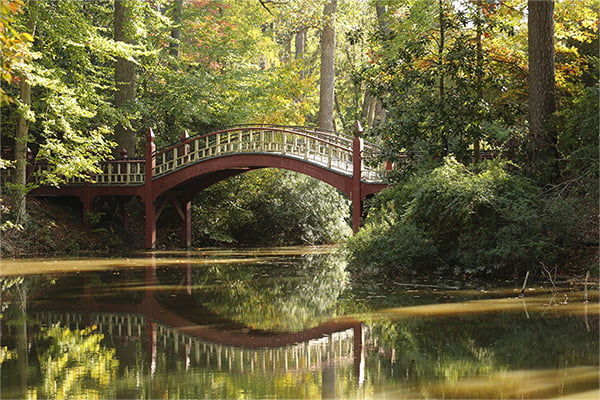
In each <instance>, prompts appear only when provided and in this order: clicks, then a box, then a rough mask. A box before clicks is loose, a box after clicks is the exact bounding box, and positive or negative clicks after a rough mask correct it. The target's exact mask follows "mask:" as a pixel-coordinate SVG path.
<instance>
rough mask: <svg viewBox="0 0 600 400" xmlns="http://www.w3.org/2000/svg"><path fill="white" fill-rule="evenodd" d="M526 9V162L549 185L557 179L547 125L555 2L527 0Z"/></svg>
mask: <svg viewBox="0 0 600 400" xmlns="http://www.w3.org/2000/svg"><path fill="white" fill-rule="evenodd" d="M527 6H528V13H529V14H528V19H527V26H528V42H529V54H528V55H529V144H528V153H529V161H530V168H531V170H532V172H534V173H536V174H539V175H541V176H542V178H543V179H544V180H548V181H552V180H554V179H555V178H557V177H558V151H557V147H556V143H557V134H556V130H555V129H553V127H552V126H551V124H550V121H551V117H552V114H553V113H554V112H555V111H556V84H555V78H554V63H555V62H554V0H530V1H528V3H527Z"/></svg>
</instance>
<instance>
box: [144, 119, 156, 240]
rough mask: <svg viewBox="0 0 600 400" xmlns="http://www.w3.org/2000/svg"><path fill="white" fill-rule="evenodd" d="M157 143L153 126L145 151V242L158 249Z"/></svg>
mask: <svg viewBox="0 0 600 400" xmlns="http://www.w3.org/2000/svg"><path fill="white" fill-rule="evenodd" d="M155 150H156V145H155V144H154V132H153V131H152V128H150V129H148V132H146V151H145V159H146V164H145V171H144V172H145V181H144V191H143V197H144V199H143V200H144V205H145V217H146V221H145V225H146V232H145V238H144V243H145V247H146V249H150V250H154V249H156V205H155V204H154V193H153V190H152V178H153V176H154V168H155V167H156V160H155V158H154V152H155Z"/></svg>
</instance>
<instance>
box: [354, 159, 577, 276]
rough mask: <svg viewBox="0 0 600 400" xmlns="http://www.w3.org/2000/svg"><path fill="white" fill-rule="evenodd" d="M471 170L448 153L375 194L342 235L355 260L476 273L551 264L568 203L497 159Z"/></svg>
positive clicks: (560, 249) (563, 237) (564, 238)
mask: <svg viewBox="0 0 600 400" xmlns="http://www.w3.org/2000/svg"><path fill="white" fill-rule="evenodd" d="M478 167H479V168H480V170H479V171H478V172H474V171H471V170H469V169H468V168H467V167H465V166H464V165H462V164H460V163H458V162H456V161H455V160H454V159H452V158H448V159H446V160H445V163H444V165H442V166H440V167H438V168H435V169H433V170H431V171H429V172H424V173H421V174H418V175H415V176H413V177H412V178H410V179H408V180H407V181H405V182H404V183H400V184H398V185H396V186H394V187H391V188H389V189H387V190H385V191H384V192H382V193H381V195H380V196H378V197H376V198H375V200H374V203H373V204H372V205H371V209H370V215H369V217H368V219H367V222H366V226H365V228H364V229H363V230H362V231H360V232H359V233H358V234H357V235H356V236H355V237H353V238H351V239H350V240H349V241H348V244H347V249H348V250H349V253H350V261H351V263H352V264H353V265H354V266H366V265H375V266H377V267H380V268H383V269H386V270H395V271H428V272H434V271H438V272H439V271H452V272H455V273H460V272H467V273H482V272H499V271H517V270H519V269H527V268H529V267H530V266H532V265H536V264H538V263H540V262H544V263H553V262H556V261H557V260H558V259H559V257H561V256H562V255H564V251H565V249H566V248H567V247H568V246H569V245H571V244H572V242H573V240H574V233H575V232H574V229H575V228H574V225H575V224H573V221H575V220H576V216H575V213H576V211H575V210H576V209H577V207H575V206H574V204H573V202H572V201H570V200H564V199H561V198H558V197H548V196H544V193H542V191H541V190H540V189H539V188H538V187H537V186H535V185H534V184H533V182H532V181H530V180H528V179H526V178H524V177H520V176H518V175H517V174H515V173H511V172H509V169H510V168H511V164H508V163H503V162H499V161H494V162H490V163H487V164H483V165H479V166H478Z"/></svg>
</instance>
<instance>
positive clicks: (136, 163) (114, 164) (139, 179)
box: [28, 158, 146, 185]
mask: <svg viewBox="0 0 600 400" xmlns="http://www.w3.org/2000/svg"><path fill="white" fill-rule="evenodd" d="M51 166H52V164H50V163H49V162H48V161H47V160H36V161H35V162H34V163H33V165H31V167H30V172H29V174H28V175H29V176H30V180H31V182H30V183H33V184H41V183H42V182H41V179H40V176H39V175H37V174H36V172H38V171H47V170H49V169H50V168H49V167H51ZM98 167H99V168H100V169H102V172H101V173H90V174H88V179H85V178H83V177H73V178H69V179H68V180H67V182H68V183H69V184H84V183H86V182H90V183H99V184H105V185H111V184H112V185H124V184H125V185H136V184H137V185H143V184H144V181H145V179H144V178H145V177H144V171H145V167H146V162H145V160H144V159H138V158H135V159H132V158H128V159H122V160H103V161H100V162H98ZM115 169H117V171H114V170H115Z"/></svg>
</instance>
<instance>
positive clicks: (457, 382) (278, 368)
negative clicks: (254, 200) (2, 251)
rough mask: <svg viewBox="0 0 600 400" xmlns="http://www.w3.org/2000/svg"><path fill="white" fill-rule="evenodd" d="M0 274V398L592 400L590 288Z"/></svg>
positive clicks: (171, 255) (333, 272)
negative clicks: (521, 399) (564, 399)
mask: <svg viewBox="0 0 600 400" xmlns="http://www.w3.org/2000/svg"><path fill="white" fill-rule="evenodd" d="M0 276H1V279H2V319H1V320H0V322H1V329H2V331H1V334H2V336H1V344H0V366H1V378H2V380H1V387H0V397H1V398H5V399H8V398H11V399H12V398H31V399H35V398H38V399H40V398H52V399H54V398H57V399H63V398H72V399H115V398H116V399H320V398H339V399H416V398H427V399H439V398H468V399H473V398H488V399H502V398H506V399H514V398H574V399H584V398H589V399H598V398H599V397H600V396H599V395H600V385H599V380H600V373H599V365H600V362H599V312H600V307H599V299H598V284H597V282H592V283H591V284H590V285H587V290H586V287H584V285H583V282H580V281H563V282H560V284H557V283H556V282H554V283H555V284H556V285H557V286H553V285H550V284H549V283H548V284H547V285H541V284H540V283H535V282H534V283H530V284H529V285H528V287H527V290H526V291H525V295H524V296H522V297H519V291H520V289H521V284H522V282H512V281H511V282H508V281H507V282H502V283H500V284H496V285H493V286H484V285H483V284H481V283H480V284H477V283H474V282H469V281H460V282H444V283H440V282H424V281H420V282H407V281H403V280H400V279H397V280H394V279H383V278H374V277H373V276H368V275H361V276H355V275H351V274H349V273H348V272H347V270H346V265H345V264H344V262H343V259H342V258H341V257H340V256H339V255H337V254H336V252H335V249H332V248H279V249H256V250H254V249H250V250H248V249H246V250H229V251H222V250H204V251H200V250H198V251H190V252H163V253H154V254H153V255H150V254H137V255H133V256H130V257H128V258H85V259H83V258H81V259H26V260H16V261H10V260H3V261H2V265H1V271H0ZM532 281H533V280H532ZM530 282H531V281H530ZM586 296H587V298H588V301H587V302H585V301H584V300H585V297H586Z"/></svg>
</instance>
